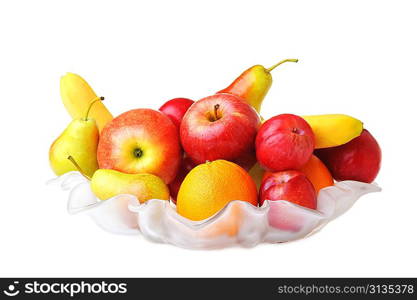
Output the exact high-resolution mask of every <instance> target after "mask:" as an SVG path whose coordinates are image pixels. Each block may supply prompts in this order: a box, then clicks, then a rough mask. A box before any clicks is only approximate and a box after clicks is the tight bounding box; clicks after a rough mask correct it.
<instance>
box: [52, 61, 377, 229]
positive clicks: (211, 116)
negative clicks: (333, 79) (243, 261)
mask: <svg viewBox="0 0 417 300" xmlns="http://www.w3.org/2000/svg"><path fill="white" fill-rule="evenodd" d="M284 62H297V60H295V59H287V60H284V61H281V62H279V63H278V64H276V65H274V66H272V67H271V68H269V69H266V68H264V67H263V66H260V65H256V66H253V67H251V68H249V69H247V70H246V71H244V72H243V73H242V74H241V75H240V76H239V77H238V78H237V79H236V80H235V81H233V82H232V83H231V84H230V85H229V86H228V87H227V88H225V89H223V90H221V91H219V92H217V93H216V94H214V95H211V96H208V97H206V98H203V99H201V100H198V101H193V100H190V99H185V98H175V99H172V100H169V101H168V102H166V103H165V104H164V105H162V106H161V107H160V108H159V110H153V109H148V108H139V109H133V110H130V111H127V112H125V113H123V114H121V115H119V116H118V117H116V118H113V116H112V115H111V113H110V112H109V111H108V110H107V108H106V107H105V106H104V104H103V102H102V100H104V98H103V97H97V95H96V94H95V93H94V91H93V90H92V89H91V87H90V86H89V85H88V84H87V82H86V81H85V80H84V79H82V78H81V77H80V76H78V75H76V74H72V73H68V74H67V75H65V76H63V77H62V79H61V96H62V100H63V103H64V105H65V107H66V109H67V110H68V112H69V113H70V115H71V116H72V118H73V121H72V122H71V123H70V124H69V126H68V127H67V128H66V129H65V130H64V132H63V133H62V134H61V135H60V136H59V137H58V138H57V139H56V140H55V141H54V143H53V144H52V145H51V148H50V151H49V159H50V165H51V167H52V170H53V171H54V172H55V174H57V175H62V174H64V173H67V172H70V171H79V172H80V173H81V174H82V175H83V176H85V177H86V178H87V179H88V180H90V181H91V190H92V191H93V193H94V194H95V195H96V196H97V198H98V199H100V200H107V199H110V198H112V197H114V196H116V195H119V194H131V195H134V196H135V197H136V198H137V199H138V201H139V202H140V203H144V202H146V201H147V200H150V199H161V200H168V201H169V200H170V201H172V202H173V203H175V204H176V210H177V212H178V214H180V215H181V216H183V217H185V218H187V219H190V220H194V221H199V220H204V219H207V218H210V217H211V216H213V215H215V214H216V213H217V212H218V211H220V210H221V209H222V208H224V207H225V206H226V205H227V204H228V203H229V202H231V201H233V200H240V201H246V202H248V203H251V204H252V205H254V206H262V205H263V203H264V201H265V200H269V201H277V200H286V201H289V202H292V203H294V204H297V205H300V206H302V207H306V208H308V209H312V210H315V209H316V208H317V195H318V193H319V191H320V190H321V189H322V188H325V187H328V186H332V185H333V184H334V180H337V181H343V180H355V181H361V182H365V183H371V182H372V181H373V180H374V179H375V177H376V176H377V174H378V171H379V168H380V163H381V150H380V148H379V146H378V143H377V141H376V140H375V138H374V137H373V136H372V135H371V134H370V132H369V131H367V130H366V129H364V128H363V123H362V122H361V121H359V120H357V119H355V118H353V117H351V116H347V115H343V114H331V115H316V116H297V115H293V114H279V115H276V116H274V117H272V118H270V119H268V120H264V119H263V118H262V117H261V116H260V114H259V113H260V109H261V104H262V101H263V99H264V97H265V96H266V94H267V92H268V90H269V88H270V86H271V84H272V77H271V74H270V72H271V71H272V70H273V69H274V68H275V67H277V66H279V65H281V64H282V63H284ZM276 221H277V220H276ZM271 222H272V223H274V220H272V221H271Z"/></svg>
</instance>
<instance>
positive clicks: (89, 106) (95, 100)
mask: <svg viewBox="0 0 417 300" xmlns="http://www.w3.org/2000/svg"><path fill="white" fill-rule="evenodd" d="M103 100H104V97H95V98H94V99H93V100H91V102H90V104H89V105H88V109H87V113H86V114H85V118H84V120H85V121H87V120H88V114H89V113H90V110H91V107H93V104H94V103H96V102H97V101H103Z"/></svg>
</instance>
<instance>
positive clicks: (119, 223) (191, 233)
mask: <svg viewBox="0 0 417 300" xmlns="http://www.w3.org/2000/svg"><path fill="white" fill-rule="evenodd" d="M49 183H51V184H58V185H60V186H61V188H62V189H63V190H67V191H69V198H68V212H69V213H70V214H86V215H89V216H90V217H91V218H92V219H93V220H94V222H95V223H96V224H97V225H99V226H100V227H101V228H102V229H104V230H106V231H109V232H112V233H116V234H140V233H142V234H143V235H144V236H145V237H146V238H147V239H149V240H151V241H154V242H159V243H168V244H172V245H175V246H178V247H183V248H190V249H216V248H225V247H231V246H243V247H254V246H256V245H257V244H259V243H282V242H288V241H293V240H297V239H301V238H304V237H307V236H309V235H312V234H314V233H316V232H317V231H319V230H320V229H321V228H322V227H323V226H325V225H326V224H327V223H329V222H330V221H331V220H333V219H335V218H337V217H338V216H340V215H342V214H343V213H345V212H346V211H347V210H348V209H349V208H351V207H352V205H353V204H354V203H355V202H356V201H357V200H358V199H359V198H360V197H361V196H363V195H365V194H367V193H372V192H379V191H380V190H381V189H380V188H379V187H378V185H376V184H375V183H373V184H367V183H362V182H358V181H341V182H337V183H335V185H334V186H331V187H326V188H324V189H322V190H321V191H320V193H319V195H318V198H317V210H311V209H308V208H305V207H302V206H299V205H296V204H293V203H290V202H288V201H284V200H279V201H265V202H264V204H263V205H262V206H261V207H255V206H253V205H251V204H249V203H247V202H243V201H239V200H235V201H232V202H230V203H229V204H228V205H227V206H226V207H224V208H223V209H222V210H221V211H219V212H218V213H217V214H215V215H214V216H212V217H210V218H208V219H206V220H203V221H191V220H189V219H186V218H184V217H182V216H180V215H179V214H178V213H177V212H176V209H175V205H174V204H173V203H172V202H170V201H166V200H157V199H153V200H149V201H147V202H145V203H143V204H140V203H139V202H138V200H137V199H136V197H135V196H132V195H118V196H115V197H113V198H110V199H108V200H105V201H101V200H98V199H97V198H96V197H95V195H94V194H93V193H92V191H91V188H90V182H89V181H88V180H87V179H85V178H84V177H83V176H82V175H81V174H80V173H78V172H69V173H66V174H64V175H62V176H60V177H58V178H56V179H52V180H51V181H50V182H49Z"/></svg>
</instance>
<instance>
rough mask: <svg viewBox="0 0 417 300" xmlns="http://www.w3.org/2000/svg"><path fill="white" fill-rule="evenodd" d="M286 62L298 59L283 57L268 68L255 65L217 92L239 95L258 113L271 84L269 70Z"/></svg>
mask: <svg viewBox="0 0 417 300" xmlns="http://www.w3.org/2000/svg"><path fill="white" fill-rule="evenodd" d="M286 62H298V59H294V58H290V59H284V60H282V61H280V62H279V63H277V64H275V65H273V66H272V67H270V68H268V69H267V68H265V67H264V66H261V65H255V66H253V67H250V68H249V69H247V70H246V71H244V72H243V73H242V74H241V75H240V76H239V77H237V78H236V79H235V80H234V81H233V82H232V83H231V84H230V85H229V86H228V87H227V88H225V89H223V90H221V91H219V92H218V93H226V94H233V95H236V96H239V97H241V98H242V99H243V100H244V101H245V102H246V103H248V104H249V105H251V106H252V107H253V108H255V109H256V111H257V112H258V113H259V112H260V111H261V105H262V102H263V100H264V98H265V96H266V94H267V93H268V91H269V88H270V87H271V85H272V75H271V71H272V70H274V69H275V68H276V67H278V66H279V65H282V64H283V63H286Z"/></svg>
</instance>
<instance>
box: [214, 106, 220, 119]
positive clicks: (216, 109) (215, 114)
mask: <svg viewBox="0 0 417 300" xmlns="http://www.w3.org/2000/svg"><path fill="white" fill-rule="evenodd" d="M219 108H220V105H219V104H216V105H214V121H217V120H218V119H220V118H219V116H218V115H217V111H218V110H219Z"/></svg>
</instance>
